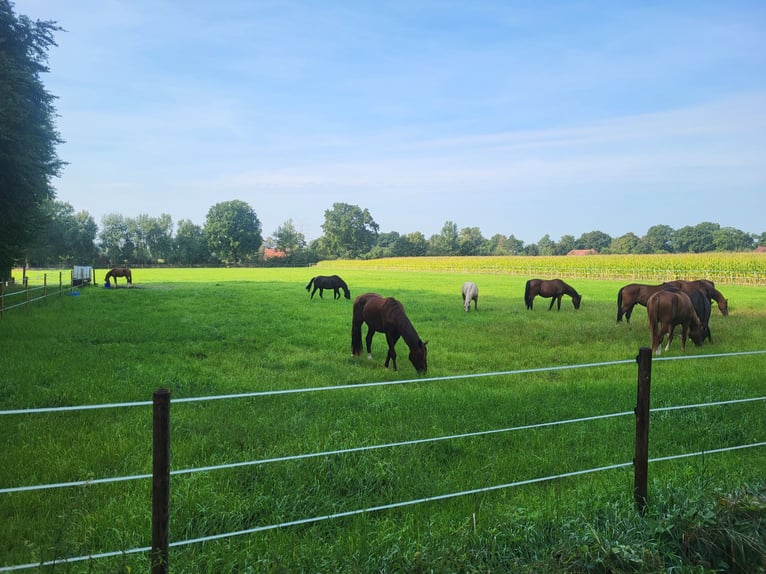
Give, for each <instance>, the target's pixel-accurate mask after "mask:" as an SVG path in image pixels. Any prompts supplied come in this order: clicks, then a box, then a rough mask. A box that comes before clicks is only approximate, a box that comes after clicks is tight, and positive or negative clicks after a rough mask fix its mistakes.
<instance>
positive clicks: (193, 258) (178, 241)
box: [171, 219, 210, 265]
mask: <svg viewBox="0 0 766 574" xmlns="http://www.w3.org/2000/svg"><path fill="white" fill-rule="evenodd" d="M172 253H173V254H172V256H171V260H172V261H173V262H174V263H180V264H181V265H201V264H204V263H207V262H208V261H210V250H209V249H208V247H207V241H206V239H205V233H204V232H203V230H202V227H201V226H199V225H197V224H195V223H193V222H192V221H191V220H189V219H182V220H181V221H179V222H178V227H177V229H176V234H175V237H174V238H173V252H172Z"/></svg>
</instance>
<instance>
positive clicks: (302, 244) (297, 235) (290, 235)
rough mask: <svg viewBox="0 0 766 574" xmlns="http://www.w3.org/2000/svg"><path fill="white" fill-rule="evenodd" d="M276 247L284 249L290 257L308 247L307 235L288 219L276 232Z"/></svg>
mask: <svg viewBox="0 0 766 574" xmlns="http://www.w3.org/2000/svg"><path fill="white" fill-rule="evenodd" d="M273 238H274V247H275V248H277V249H280V250H282V251H284V252H285V253H286V254H287V256H288V257H290V256H291V255H294V254H295V253H297V252H299V251H302V250H303V249H305V248H306V237H305V236H304V235H303V233H301V232H300V231H298V230H297V229H296V228H295V225H293V220H292V219H288V220H287V221H285V222H284V223H283V224H282V225H280V226H279V227H277V230H276V231H275V232H274V236H273Z"/></svg>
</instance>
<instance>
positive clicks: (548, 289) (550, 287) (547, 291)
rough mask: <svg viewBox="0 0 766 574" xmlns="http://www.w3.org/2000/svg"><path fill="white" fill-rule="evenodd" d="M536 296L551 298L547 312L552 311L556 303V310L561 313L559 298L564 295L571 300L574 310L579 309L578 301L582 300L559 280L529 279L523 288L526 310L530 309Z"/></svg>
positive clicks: (572, 289)
mask: <svg viewBox="0 0 766 574" xmlns="http://www.w3.org/2000/svg"><path fill="white" fill-rule="evenodd" d="M538 295H540V297H551V304H550V305H549V306H548V311H550V310H551V309H553V304H554V303H557V306H556V310H557V311H561V298H562V297H563V296H564V295H569V296H570V297H571V298H572V304H573V305H574V308H575V309H579V308H580V301H581V300H582V296H581V295H580V294H579V293H578V292H577V291H575V290H574V288H573V287H571V286H569V285H567V284H566V283H564V282H563V281H562V280H561V279H530V280H529V281H527V284H526V285H525V286H524V303H526V305H527V309H532V303H533V302H534V299H535V297H537V296H538Z"/></svg>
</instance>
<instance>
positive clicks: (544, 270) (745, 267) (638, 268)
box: [318, 252, 766, 285]
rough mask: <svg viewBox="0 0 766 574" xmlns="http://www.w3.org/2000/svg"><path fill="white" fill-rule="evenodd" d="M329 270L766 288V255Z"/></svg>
mask: <svg viewBox="0 0 766 574" xmlns="http://www.w3.org/2000/svg"><path fill="white" fill-rule="evenodd" d="M318 265H319V266H320V267H322V266H331V267H332V268H333V269H366V270H381V271H382V270H399V271H447V272H471V273H494V274H508V275H524V276H530V277H532V276H539V277H543V278H545V277H553V276H559V275H561V276H565V277H569V278H585V279H615V280H627V281H636V282H644V281H645V282H655V281H656V282H662V281H671V280H674V279H710V280H711V281H714V282H716V283H720V284H724V285H726V284H728V285H766V253H753V252H747V253H724V252H722V253H679V254H662V255H657V254H653V255H586V256H579V257H572V256H570V257H562V256H547V257H546V256H535V257H528V256H505V257H502V256H501V257H392V258H388V259H369V260H339V261H323V262H320V263H319V264H318Z"/></svg>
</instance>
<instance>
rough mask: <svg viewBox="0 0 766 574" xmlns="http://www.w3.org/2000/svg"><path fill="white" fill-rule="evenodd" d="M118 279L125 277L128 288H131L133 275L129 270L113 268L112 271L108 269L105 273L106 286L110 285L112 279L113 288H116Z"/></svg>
mask: <svg viewBox="0 0 766 574" xmlns="http://www.w3.org/2000/svg"><path fill="white" fill-rule="evenodd" d="M118 277H125V280H126V281H127V282H128V287H132V286H133V273H131V271H130V269H128V268H127V267H115V268H114V269H110V270H109V271H107V272H106V277H104V281H105V283H106V285H111V282H110V280H111V279H114V286H115V287H117V278H118Z"/></svg>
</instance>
